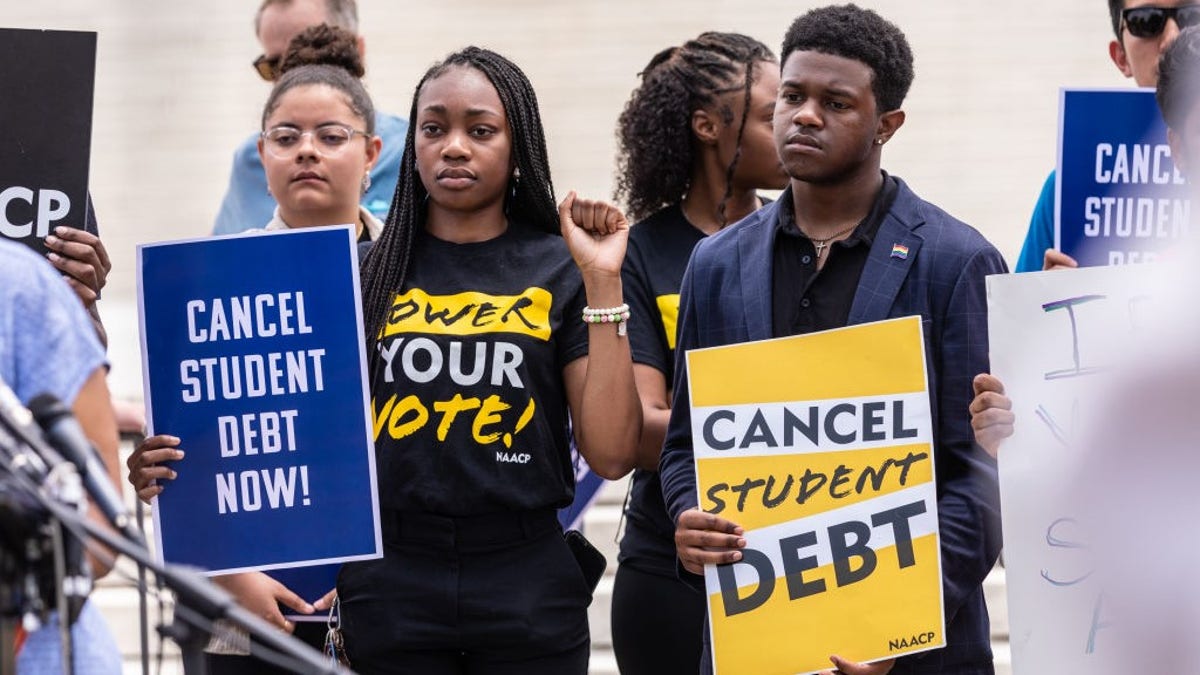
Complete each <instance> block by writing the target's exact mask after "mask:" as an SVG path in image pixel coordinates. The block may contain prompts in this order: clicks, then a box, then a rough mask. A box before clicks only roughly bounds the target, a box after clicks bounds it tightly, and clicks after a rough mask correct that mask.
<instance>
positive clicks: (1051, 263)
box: [1014, 0, 1200, 272]
mask: <svg viewBox="0 0 1200 675" xmlns="http://www.w3.org/2000/svg"><path fill="white" fill-rule="evenodd" d="M1108 14H1109V18H1110V19H1111V20H1112V27H1113V34H1114V36H1115V37H1114V39H1113V40H1112V41H1110V42H1109V43H1108V55H1109V58H1111V59H1112V62H1113V65H1115V66H1116V67H1117V70H1120V71H1121V74H1122V75H1124V76H1125V77H1127V78H1132V79H1133V81H1134V83H1135V84H1136V85H1137V86H1139V87H1153V86H1155V85H1156V84H1158V59H1159V56H1160V55H1161V54H1162V53H1163V52H1165V51H1166V49H1167V47H1169V46H1170V45H1171V43H1172V42H1174V41H1175V38H1176V37H1177V36H1178V35H1179V31H1181V30H1183V29H1184V28H1186V27H1188V26H1190V25H1195V24H1197V23H1200V3H1197V2H1196V0H1108ZM1055 182H1056V173H1055V172H1054V171H1051V172H1050V176H1049V177H1048V178H1046V182H1045V184H1044V185H1042V192H1041V194H1040V195H1039V196H1038V201H1037V205H1036V206H1034V207H1033V217H1032V218H1030V221H1029V232H1027V233H1026V235H1025V243H1024V244H1023V245H1022V246H1021V255H1020V257H1019V258H1017V265H1016V268H1015V269H1014V271H1016V272H1035V271H1037V270H1040V269H1051V268H1054V267H1075V266H1076V263H1075V260H1073V259H1072V258H1071V257H1070V256H1068V255H1065V254H1063V253H1062V252H1060V251H1057V250H1055V249H1054V213H1055V211H1057V210H1058V200H1057V199H1056V197H1055Z"/></svg>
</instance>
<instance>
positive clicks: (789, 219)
mask: <svg viewBox="0 0 1200 675" xmlns="http://www.w3.org/2000/svg"><path fill="white" fill-rule="evenodd" d="M897 191H898V189H897V184H896V179H894V178H892V177H891V176H889V175H887V173H886V172H885V173H884V174H883V187H881V188H880V190H879V194H877V195H876V196H875V202H874V203H873V204H872V205H871V210H870V212H869V213H867V217H866V218H864V219H863V220H862V222H860V223H859V224H858V226H856V227H855V228H854V231H853V232H852V233H851V234H850V236H849V237H847V238H845V239H842V240H840V241H835V242H833V243H831V244H829V245H828V246H827V247H826V248H825V252H824V253H823V254H822V255H824V256H827V258H826V260H825V264H824V265H823V266H822V267H821V269H820V271H818V270H817V249H816V247H815V246H814V245H813V243H812V240H811V239H809V238H808V237H806V236H805V235H804V234H803V233H801V232H800V228H798V227H797V226H796V212H795V210H794V207H793V202H792V188H791V186H789V187H788V188H787V189H786V190H784V191H783V194H781V195H780V196H779V220H778V222H777V223H776V226H775V250H774V254H773V260H772V264H773V265H774V267H773V269H772V275H771V279H772V281H771V329H772V330H771V334H772V335H773V336H774V337H786V336H788V335H801V334H804V333H812V332H815V331H821V330H828V329H830V328H841V327H843V326H845V325H846V321H847V320H848V319H849V317H850V306H851V305H852V304H853V303H854V293H855V291H856V290H858V280H859V277H861V276H862V272H863V268H864V267H866V264H867V255H868V254H869V253H870V251H871V244H872V242H874V241H875V234H876V233H877V232H879V226H880V224H882V223H883V219H884V217H885V216H886V215H887V212H888V210H889V209H891V208H892V202H894V201H895V200H896V193H897Z"/></svg>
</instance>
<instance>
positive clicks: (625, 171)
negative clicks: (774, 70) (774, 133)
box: [614, 32, 775, 224]
mask: <svg viewBox="0 0 1200 675" xmlns="http://www.w3.org/2000/svg"><path fill="white" fill-rule="evenodd" d="M764 61H765V62H769V63H774V62H775V55H774V54H772V53H771V50H770V49H769V48H768V47H767V46H766V45H764V44H763V43H761V42H759V41H757V40H755V39H753V38H750V37H747V36H745V35H740V34H738V33H715V32H708V33H704V34H702V35H700V36H699V37H697V38H696V39H694V40H689V41H687V42H685V43H684V44H683V45H681V46H678V47H670V48H668V49H664V50H662V51H661V52H659V53H658V54H655V55H654V58H652V59H650V63H648V64H647V65H646V68H645V69H644V70H643V71H642V72H641V73H639V76H640V77H641V78H642V83H641V84H640V85H638V87H637V89H634V90H633V94H632V96H631V97H630V99H629V102H628V103H627V104H625V110H624V111H623V112H622V113H621V116H620V118H619V119H618V120H617V142H618V145H619V149H618V151H617V187H616V191H615V195H614V196H615V197H616V199H617V200H618V201H622V200H623V201H625V202H626V205H627V207H628V209H629V213H630V215H631V216H632V217H633V218H634V219H635V220H641V219H643V218H645V217H646V216H649V215H650V214H652V213H654V212H655V211H658V210H659V209H661V208H663V207H665V206H668V205H670V204H674V203H676V202H678V201H679V200H680V199H682V198H683V195H684V193H685V192H687V189H688V181H689V179H690V177H691V172H692V163H693V161H694V160H695V157H696V137H695V135H694V134H693V133H692V113H694V112H695V111H697V110H701V109H704V108H712V107H713V106H714V105H716V103H717V101H718V99H719V97H720V96H721V95H722V94H726V93H731V92H739V91H740V92H743V93H744V97H745V106H744V108H743V113H742V119H741V122H740V124H739V126H738V136H737V150H736V151H735V152H734V156H733V159H732V160H731V161H730V163H729V166H728V167H727V169H726V172H725V196H724V197H723V198H722V199H721V204H720V206H719V208H718V218H719V220H720V222H721V223H722V224H724V222H725V202H726V200H728V199H729V196H730V194H731V193H732V190H733V184H732V179H733V172H734V169H736V168H737V163H738V160H739V159H740V158H741V154H742V134H743V132H744V131H745V129H746V119H747V117H748V113H749V110H750V91H751V87H752V85H753V84H754V66H755V65H756V64H757V63H760V62H764ZM739 78H740V79H739ZM719 113H720V114H721V116H722V119H724V121H725V123H726V124H731V123H733V121H734V115H733V109H732V108H731V107H730V106H729V105H728V104H725V105H722V106H721V107H720V110H719Z"/></svg>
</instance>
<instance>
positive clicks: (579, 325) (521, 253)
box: [371, 224, 588, 516]
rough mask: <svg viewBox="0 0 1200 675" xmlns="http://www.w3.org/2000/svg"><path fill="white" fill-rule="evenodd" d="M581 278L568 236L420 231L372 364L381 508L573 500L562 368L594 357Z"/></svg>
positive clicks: (461, 511) (468, 511)
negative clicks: (451, 237) (465, 240)
mask: <svg viewBox="0 0 1200 675" xmlns="http://www.w3.org/2000/svg"><path fill="white" fill-rule="evenodd" d="M585 303H586V301H585V297H584V291H583V280H582V278H581V277H580V275H579V270H578V268H576V266H575V263H574V261H572V260H571V255H570V253H569V252H568V251H567V246H566V243H565V242H564V241H563V239H562V238H561V237H558V236H555V235H552V234H546V233H542V232H535V231H533V230H531V229H529V228H525V227H521V226H518V225H515V224H514V225H510V226H509V228H508V230H506V231H505V232H504V234H502V235H500V236H499V237H497V238H495V239H491V240H488V241H484V242H478V243H469V244H453V243H450V242H446V241H442V240H439V239H436V238H434V237H433V236H431V235H429V234H427V233H425V232H424V231H423V230H422V231H419V232H418V233H417V234H416V236H415V239H414V243H413V251H412V258H411V263H410V267H409V271H408V279H407V280H406V281H405V284H404V287H403V289H402V293H400V294H399V295H397V297H396V301H395V303H394V304H393V309H392V312H391V315H390V316H389V319H388V323H387V325H386V326H385V328H384V331H383V335H382V336H381V338H380V341H379V358H378V359H377V363H376V365H375V370H374V372H372V373H371V377H372V382H371V393H372V411H373V418H374V420H375V437H376V441H375V450H376V463H377V466H378V475H379V498H380V503H381V506H382V507H383V508H385V509H396V510H400V511H405V512H419V513H432V514H437V515H445V516H475V515H482V514H487V513H496V512H501V511H525V510H534V509H550V508H560V507H563V506H567V505H568V504H570V503H571V499H572V497H573V496H574V492H575V482H574V471H573V470H572V466H571V454H570V448H569V445H568V427H567V400H566V390H565V388H564V385H563V378H562V370H563V367H564V366H565V365H566V364H567V363H569V362H571V361H573V360H575V359H577V358H579V357H581V356H585V355H586V354H587V348H588V335H587V327H586V325H585V324H584V323H583V321H582V320H581V318H580V317H581V315H582V312H583V307H584V305H585Z"/></svg>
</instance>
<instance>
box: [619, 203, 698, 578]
mask: <svg viewBox="0 0 1200 675" xmlns="http://www.w3.org/2000/svg"><path fill="white" fill-rule="evenodd" d="M704 236H705V235H704V233H703V232H701V231H700V230H698V229H696V228H695V227H694V226H693V225H692V224H691V223H689V222H688V221H687V218H685V217H684V215H683V209H682V208H680V206H679V205H678V204H675V205H672V206H668V207H666V208H665V209H662V210H661V211H659V212H657V213H655V214H654V215H652V216H650V217H649V218H646V219H645V220H642V221H641V222H639V223H637V224H636V225H634V226H633V228H632V229H631V230H630V231H629V247H628V250H627V252H626V253H625V264H624V266H623V268H622V270H621V286H622V288H623V290H624V293H625V302H626V303H628V304H629V312H630V317H629V348H630V351H632V353H633V361H634V363H643V364H646V365H648V366H651V367H653V368H655V369H657V370H659V371H661V372H662V374H663V376H664V377H665V378H666V381H667V386H668V387H669V386H670V383H671V382H672V381H673V380H674V377H675V322H676V319H677V318H678V315H679V286H680V284H681V283H682V282H683V272H684V270H685V269H686V268H687V262H688V258H689V257H690V256H691V254H692V248H694V247H695V246H696V242H698V241H700V240H701V239H703V238H704ZM629 489H630V495H629V503H628V506H627V507H626V509H625V518H626V523H625V536H624V537H623V538H622V539H621V552H620V554H619V556H618V558H617V560H618V561H619V562H620V563H621V564H622V565H629V566H630V567H631V568H634V569H638V570H641V571H643V572H647V573H650V574H658V575H661V576H666V577H671V578H675V575H676V573H675V525H674V523H672V522H671V517H670V516H669V515H667V507H666V505H665V504H664V503H663V495H662V486H661V485H660V484H659V481H658V472H656V471H646V470H645V469H637V470H636V471H634V472H633V482H632V484H631V485H630V488H629Z"/></svg>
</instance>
